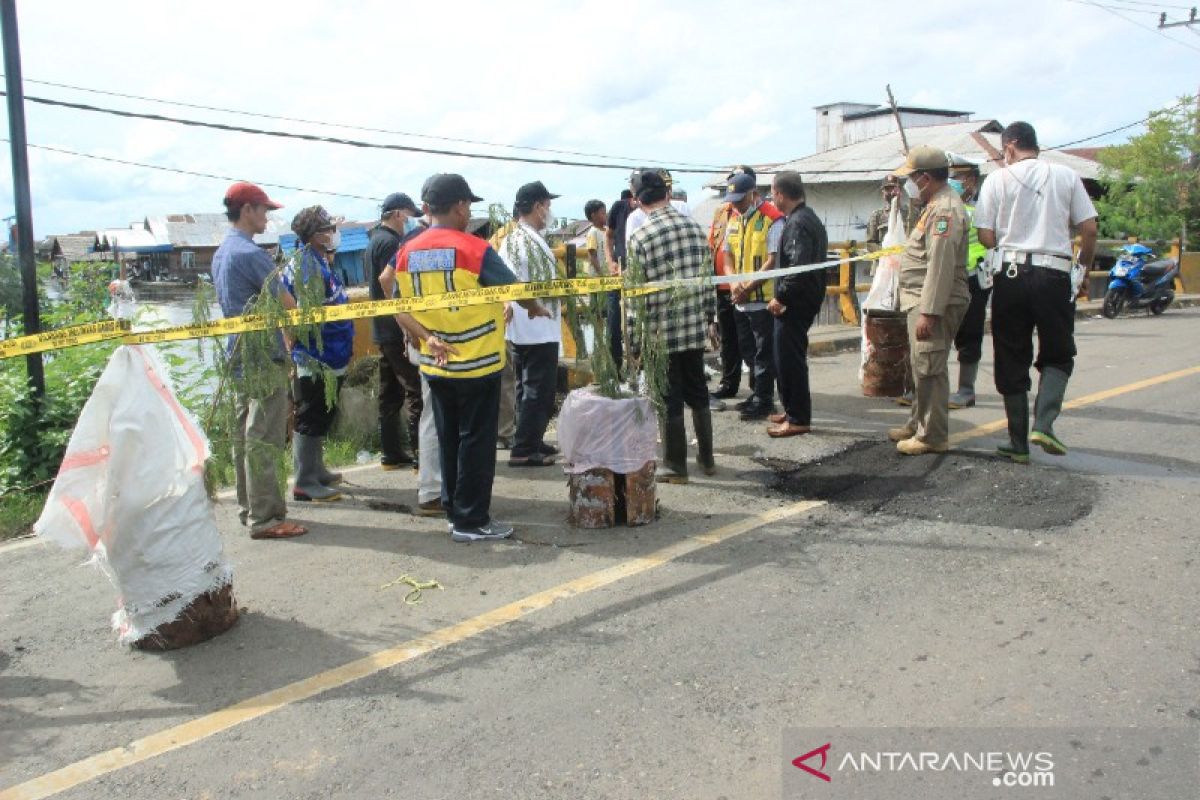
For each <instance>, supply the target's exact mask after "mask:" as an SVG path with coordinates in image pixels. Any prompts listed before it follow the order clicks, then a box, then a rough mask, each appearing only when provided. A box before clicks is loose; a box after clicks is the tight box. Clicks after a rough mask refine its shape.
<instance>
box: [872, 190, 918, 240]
mask: <svg viewBox="0 0 1200 800" xmlns="http://www.w3.org/2000/svg"><path fill="white" fill-rule="evenodd" d="M920 215H921V204H920V203H917V202H915V201H911V200H909V199H908V198H907V197H901V198H900V219H902V220H904V234H905V235H906V236H907V235H908V234H910V233H912V229H913V226H914V225H916V224H917V218H918V217H919V216H920ZM889 216H891V209H890V208H888V207H887V206H884V207H883V208H877V209H875V210H874V211H872V212H871V216H870V217H868V218H867V242H868V243H870V244H883V237H884V236H886V235H887V229H888V217H889Z"/></svg>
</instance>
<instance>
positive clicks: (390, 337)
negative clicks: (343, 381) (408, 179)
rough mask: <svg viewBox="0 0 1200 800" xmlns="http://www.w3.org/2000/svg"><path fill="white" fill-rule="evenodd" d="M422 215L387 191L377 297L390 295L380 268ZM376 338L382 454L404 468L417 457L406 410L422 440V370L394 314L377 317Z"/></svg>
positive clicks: (374, 270)
mask: <svg viewBox="0 0 1200 800" xmlns="http://www.w3.org/2000/svg"><path fill="white" fill-rule="evenodd" d="M420 216H421V212H420V211H419V210H418V209H417V204H416V203H414V202H413V201H412V198H411V197H409V196H408V195H406V194H404V193H403V192H395V193H393V194H390V195H388V196H387V198H386V199H385V200H384V201H383V206H382V207H381V208H380V222H379V224H378V225H376V226H375V227H374V228H373V229H372V230H371V241H370V244H369V245H368V247H367V258H368V260H369V262H370V266H371V284H370V290H371V299H372V300H384V299H390V298H388V297H387V296H386V295H385V294H384V291H383V288H382V287H381V286H380V285H379V273H381V272H383V270H384V268H385V267H387V265H388V264H389V263H390V262H391V260H392V259H393V258H395V257H396V253H397V251H399V250H400V245H401V244H402V243H403V242H404V241H405V240H406V239H407V238H409V237H410V236H412V235H415V234H416V233H418V232H420V231H421V230H424V228H422V227H420V226H418V225H417V223H416V220H417V218H418V217H420ZM371 324H372V338H373V339H374V340H375V344H376V345H378V346H379V352H380V355H381V358H380V359H379V441H380V450H381V451H382V456H381V458H380V466H382V467H383V468H384V469H399V467H400V465H401V464H411V463H413V462H414V461H415V460H416V459H414V458H413V454H412V453H411V452H410V451H409V450H408V449H407V448H405V446H404V439H403V437H402V436H401V434H400V430H401V429H400V410H401V409H402V408H406V409H407V410H408V441H409V442H410V444H411V443H415V442H416V441H417V424H418V422H419V420H420V419H421V375H420V373H419V372H418V371H417V368H416V366H415V365H413V364H412V363H411V362H410V361H409V360H408V355H407V353H406V352H405V344H404V332H403V331H402V330H400V326H399V325H397V324H396V320H395V319H394V318H393V317H392V316H391V315H384V316H381V317H372V319H371Z"/></svg>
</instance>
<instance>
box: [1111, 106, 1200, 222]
mask: <svg viewBox="0 0 1200 800" xmlns="http://www.w3.org/2000/svg"><path fill="white" fill-rule="evenodd" d="M1193 99H1194V98H1190V97H1184V98H1181V99H1180V102H1179V103H1178V104H1176V105H1175V106H1172V107H1171V108H1166V109H1163V110H1161V111H1155V112H1154V113H1153V114H1151V116H1150V119H1149V121H1148V122H1147V123H1146V132H1145V133H1143V134H1141V135H1139V136H1135V137H1133V138H1132V139H1130V140H1129V141H1128V142H1127V143H1126V144H1123V145H1120V146H1117V147H1110V148H1107V149H1105V150H1102V151H1101V152H1100V164H1101V165H1102V167H1103V169H1102V171H1101V175H1100V181H1101V183H1102V184H1103V185H1104V188H1105V196H1104V197H1103V198H1102V199H1101V200H1100V202H1099V203H1098V204H1097V205H1098V207H1099V208H1098V210H1099V212H1100V233H1101V235H1102V236H1109V237H1124V236H1134V235H1136V236H1139V237H1141V238H1143V239H1174V238H1175V237H1176V236H1179V237H1181V238H1182V239H1183V241H1184V244H1186V243H1187V241H1188V237H1189V234H1190V235H1191V236H1192V237H1193V238H1194V237H1195V236H1196V235H1197V231H1200V130H1198V128H1197V125H1198V124H1200V114H1198V112H1197V110H1196V107H1195V105H1194V104H1193Z"/></svg>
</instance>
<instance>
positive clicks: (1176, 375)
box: [950, 367, 1200, 445]
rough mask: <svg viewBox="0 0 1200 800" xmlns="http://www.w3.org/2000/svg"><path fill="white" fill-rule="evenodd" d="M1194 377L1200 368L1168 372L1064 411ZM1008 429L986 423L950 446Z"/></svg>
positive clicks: (1073, 404)
mask: <svg viewBox="0 0 1200 800" xmlns="http://www.w3.org/2000/svg"><path fill="white" fill-rule="evenodd" d="M1192 375H1200V367H1188V368H1187V369H1180V370H1176V371H1174V372H1167V373H1164V374H1162V375H1156V376H1154V377H1153V378H1146V380H1144V381H1134V382H1133V383H1127V384H1125V385H1124V386H1117V387H1114V388H1112V389H1105V390H1103V391H1100V392H1093V393H1092V394H1085V395H1084V396H1083V397H1077V398H1075V399H1074V400H1069V401H1068V402H1066V403H1063V409H1064V410H1067V409H1072V408H1083V407H1084V406H1090V405H1095V404H1096V403H1102V402H1104V401H1105V400H1110V399H1112V398H1114V397H1120V396H1121V395H1123V394H1129V393H1130V392H1137V391H1140V390H1142V389H1149V388H1150V387H1151V386H1158V385H1159V384H1162V383H1169V382H1170V381H1176V380H1179V379H1180V378H1187V377H1190V376H1192ZM1007 427H1008V420H1007V419H998V420H993V421H992V422H985V423H984V424H982V425H976V426H975V427H974V428H971V429H970V430H966V431H962V432H961V433H956V434H953V435H952V436H951V437H950V444H951V445H956V444H960V443H962V442H965V441H967V440H968V439H976V438H978V437H980V436H987V435H988V434H989V433H995V432H996V431H1002V430H1004V429H1005V428H1007Z"/></svg>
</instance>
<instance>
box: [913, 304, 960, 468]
mask: <svg viewBox="0 0 1200 800" xmlns="http://www.w3.org/2000/svg"><path fill="white" fill-rule="evenodd" d="M966 313H967V306H966V304H956V305H950V306H947V307H946V311H945V313H944V314H943V315H942V316H940V317H938V319H937V322H936V323H935V324H934V326H933V335H932V336H931V337H929V338H928V339H926V340H925V341H923V342H919V341H917V320H919V319H920V318H921V309H920V308H919V307H914V308H910V309H908V353H909V360H910V361H911V362H912V379H913V385H914V386H915V387H916V391H915V397H914V398H913V404H912V412H911V414H910V416H909V418H908V427H909V428H911V429H912V430H915V431H916V437H917V439H919V440H920V441H922V442H924V443H925V444H929V445H934V446H937V445H943V444H947V443H948V442H949V440H950V374H949V372H948V370H947V362H948V360H949V356H950V349H951V348H952V347H953V346H954V335H955V334H956V333H958V326H959V324H961V323H962V319H963V315H964V314H966Z"/></svg>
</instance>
